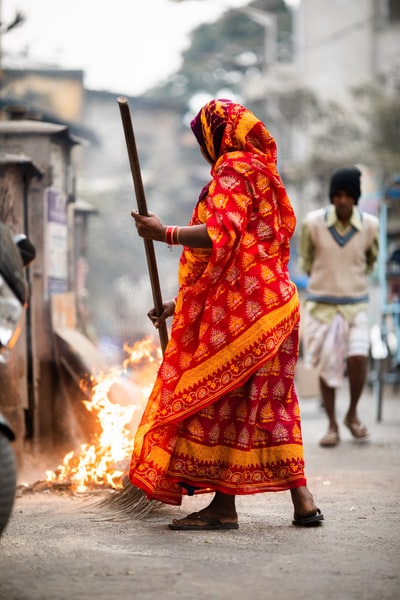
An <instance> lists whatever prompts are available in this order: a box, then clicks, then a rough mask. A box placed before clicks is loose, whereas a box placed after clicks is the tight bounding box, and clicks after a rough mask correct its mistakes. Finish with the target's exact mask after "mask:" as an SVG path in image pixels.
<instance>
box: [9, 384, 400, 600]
mask: <svg viewBox="0 0 400 600" xmlns="http://www.w3.org/2000/svg"><path fill="white" fill-rule="evenodd" d="M301 405H302V417H303V435H304V443H305V455H306V467H307V475H308V483H309V487H310V489H311V491H312V493H313V494H314V496H315V498H316V500H317V503H318V505H319V506H320V508H321V510H322V511H323V513H324V515H325V521H324V524H323V526H322V527H317V528H312V529H303V528H296V527H293V526H292V524H291V517H292V506H291V501H290V495H289V493H286V492H284V493H278V494H259V495H256V496H248V497H240V498H238V502H237V507H238V513H239V520H240V529H239V530H238V531H223V532H205V531H204V532H176V531H170V530H169V529H168V528H167V527H166V524H167V523H168V522H170V520H171V518H173V517H174V516H181V515H182V516H183V515H185V514H186V513H187V512H192V511H193V510H196V509H198V508H200V507H201V506H202V505H203V504H204V503H205V501H206V499H205V497H204V496H203V497H196V498H185V500H184V504H183V506H182V507H180V508H174V507H169V506H163V507H162V508H161V509H159V510H156V511H154V512H152V513H150V514H148V515H147V516H146V517H144V518H141V519H137V518H133V517H132V516H131V515H128V514H126V513H125V512H124V513H122V514H121V513H119V512H114V511H110V510H109V509H108V510H105V509H104V508H102V507H101V506H100V505H99V498H98V497H97V496H89V497H77V496H70V495H68V494H60V493H49V492H42V493H34V494H27V495H23V496H22V497H19V498H17V500H16V503H15V506H14V512H13V515H12V518H11V520H10V523H9V525H8V527H7V529H6V531H5V533H4V534H3V536H2V538H1V540H0V553H1V559H0V600H66V599H67V598H68V599H74V600H92V599H94V600H103V599H104V600H105V599H109V598H110V599H111V598H112V599H114V598H115V599H117V600H122V599H123V600H125V599H127V598H138V599H140V600H151V599H157V600H158V599H159V598H162V599H163V600H170V599H171V600H172V599H178V598H182V599H184V600H185V599H189V598H190V599H195V600H210V599H212V600H228V599H229V600H236V599H237V600H239V598H240V599H244V600H247V599H249V600H252V599H253V598H265V599H267V600H269V599H271V600H272V599H273V600H287V599H288V598H294V597H295V598H296V600H310V599H311V600H313V599H315V600H317V599H318V600H319V599H321V598H323V599H324V600H376V599H377V598H379V600H397V598H399V597H400V572H399V565H400V545H399V539H400V521H399V510H398V498H399V492H400V478H399V472H400V471H399V466H400V452H399V449H400V436H399V430H400V398H399V394H398V391H397V392H392V391H391V390H388V391H385V399H384V410H383V420H382V421H381V422H380V423H377V421H376V418H375V413H376V409H375V406H374V400H373V398H372V395H371V393H370V392H369V390H368V389H367V390H366V392H365V394H364V396H363V399H362V401H361V405H360V412H361V414H362V416H363V418H364V420H365V421H366V422H367V424H368V426H369V427H370V429H371V433H372V436H371V441H370V442H369V443H367V444H356V443H354V442H353V440H352V439H351V436H350V433H348V432H347V431H346V430H345V429H343V428H342V431H341V437H342V441H341V443H340V445H339V446H338V447H336V448H329V449H327V448H320V447H319V445H318V438H319V436H320V435H321V434H322V433H323V432H324V429H325V425H326V423H325V418H324V415H323V413H322V411H321V409H320V407H319V401H318V399H305V400H304V401H302V403H301ZM345 408H346V391H345V390H344V391H343V393H342V395H341V397H340V402H339V414H341V418H342V419H343V415H344V412H345Z"/></svg>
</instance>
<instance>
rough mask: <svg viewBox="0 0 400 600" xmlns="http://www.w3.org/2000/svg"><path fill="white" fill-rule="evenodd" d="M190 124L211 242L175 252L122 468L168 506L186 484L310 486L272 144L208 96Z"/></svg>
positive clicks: (229, 490) (286, 225)
mask: <svg viewBox="0 0 400 600" xmlns="http://www.w3.org/2000/svg"><path fill="white" fill-rule="evenodd" d="M221 123H223V127H222V129H221V127H219V126H220V125H221ZM195 126H196V127H197V130H196V129H195V127H193V130H194V133H195V135H196V137H197V139H198V140H199V141H200V145H202V146H203V148H202V149H203V153H204V154H205V155H206V156H208V157H209V160H210V162H211V163H212V169H211V175H212V180H211V182H210V184H208V186H206V188H205V189H204V190H203V192H202V194H201V196H200V199H199V202H198V204H197V205H196V207H195V210H194V212H193V216H192V220H191V224H199V223H206V225H207V231H208V234H209V236H210V238H211V240H212V248H211V249H209V250H208V249H207V250H204V249H203V250H199V249H191V248H187V247H185V248H184V249H183V252H182V256H181V260H180V268H179V283H180V287H179V295H178V299H177V305H176V310H175V315H174V320H173V324H172V331H171V339H170V341H169V343H168V346H167V349H166V352H165V355H164V358H163V361H162V364H161V367H160V369H159V372H158V376H157V379H156V382H155V385H154V388H153V390H152V393H151V395H150V398H149V401H148V404H147V407H146V410H145V412H144V415H143V418H142V421H141V424H140V426H139V428H138V431H137V434H136V437H135V447H134V451H133V456H132V461H131V469H130V478H131V482H132V484H133V485H136V486H138V487H140V488H142V489H143V490H144V491H145V492H146V493H147V494H148V496H149V498H153V499H157V500H161V501H162V502H165V503H169V504H180V503H181V500H182V493H185V492H186V491H189V493H191V492H192V491H194V490H195V491H196V492H210V491H220V492H223V493H226V494H253V493H258V492H267V491H280V490H287V489H290V488H295V487H298V486H302V485H305V484H306V481H305V476H304V460H303V445H302V436H301V425H300V411H299V404H298V400H297V396H296V392H295V389H294V385H293V378H294V372H295V367H296V362H297V355H298V323H299V302H298V297H297V290H296V287H295V285H294V284H293V283H292V282H291V281H290V278H289V274H288V261H289V242H290V238H291V236H292V234H293V232H294V228H295V224H296V220H295V215H294V212H293V209H292V206H291V204H290V201H289V199H288V197H287V195H286V191H285V188H284V186H283V183H282V181H281V179H280V176H279V174H278V172H277V169H276V147H275V142H274V140H273V138H272V137H271V135H270V134H269V132H268V131H267V129H266V128H265V126H264V125H263V124H262V123H261V122H260V121H259V120H258V119H257V118H256V117H255V116H254V115H253V114H252V113H251V112H250V111H248V110H246V109H245V108H244V107H242V106H240V105H238V104H233V103H230V102H229V101H213V102H212V103H209V104H208V105H206V107H204V108H203V109H202V111H201V112H200V114H199V116H198V118H197V120H196V123H195ZM216 131H217V136H216Z"/></svg>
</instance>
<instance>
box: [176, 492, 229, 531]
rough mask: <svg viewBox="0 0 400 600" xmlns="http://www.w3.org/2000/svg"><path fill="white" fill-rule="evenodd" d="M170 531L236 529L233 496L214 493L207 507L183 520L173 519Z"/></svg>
mask: <svg viewBox="0 0 400 600" xmlns="http://www.w3.org/2000/svg"><path fill="white" fill-rule="evenodd" d="M168 527H169V528H170V529H190V530H192V531H193V530H195V529H205V530H210V529H238V527H239V524H238V516H237V512H236V507H235V496H230V495H228V494H222V493H221V492H216V494H215V496H214V498H213V499H212V501H211V502H210V504H209V505H208V506H206V507H205V508H203V509H202V510H199V511H198V512H195V513H192V514H190V515H188V516H187V517H184V518H183V519H173V520H172V524H171V525H168Z"/></svg>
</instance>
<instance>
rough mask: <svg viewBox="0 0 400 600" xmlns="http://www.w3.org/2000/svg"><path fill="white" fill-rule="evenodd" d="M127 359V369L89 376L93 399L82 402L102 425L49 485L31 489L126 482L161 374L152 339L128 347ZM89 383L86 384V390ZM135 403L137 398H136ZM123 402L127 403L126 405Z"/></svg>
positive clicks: (89, 489)
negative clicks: (149, 400)
mask: <svg viewBox="0 0 400 600" xmlns="http://www.w3.org/2000/svg"><path fill="white" fill-rule="evenodd" d="M124 351H125V352H126V354H127V355H128V358H127V359H125V361H124V363H123V366H122V368H112V369H110V370H109V372H108V373H104V374H101V375H99V376H96V378H95V381H94V378H93V377H91V378H90V385H91V398H90V400H82V402H83V403H84V405H85V407H86V409H87V410H88V411H89V412H90V413H92V415H93V417H94V418H95V419H96V420H97V422H98V424H99V433H98V434H96V435H94V439H93V440H91V441H90V442H88V443H84V444H82V445H81V446H80V449H79V451H71V452H68V453H67V454H66V455H65V456H64V459H63V461H62V464H60V465H59V466H58V467H57V468H56V469H55V470H54V471H47V472H46V475H47V479H46V481H40V482H37V483H36V484H34V485H33V486H31V488H30V489H29V491H44V490H54V491H57V490H58V491H69V492H70V493H74V494H85V493H93V492H97V491H104V490H118V489H122V488H123V487H124V484H125V483H126V469H127V466H128V465H129V460H130V456H131V454H132V449H133V438H134V433H135V430H136V428H137V426H138V424H139V420H140V418H141V415H142V412H143V410H144V407H145V404H146V402H147V398H148V396H149V394H150V391H151V388H152V385H153V382H154V379H155V377H156V371H157V370H158V368H159V365H160V362H161V350H160V349H159V348H158V347H156V346H155V344H154V341H153V339H152V338H146V339H144V340H142V341H139V342H136V343H135V344H134V345H133V346H132V347H130V346H128V345H124ZM84 385H88V383H87V382H86V383H84V382H82V389H83V386H84ZM132 399H133V400H132ZM121 400H122V402H121Z"/></svg>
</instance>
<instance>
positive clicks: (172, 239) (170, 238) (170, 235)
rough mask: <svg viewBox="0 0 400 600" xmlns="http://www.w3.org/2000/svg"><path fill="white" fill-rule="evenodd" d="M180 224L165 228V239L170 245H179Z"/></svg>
mask: <svg viewBox="0 0 400 600" xmlns="http://www.w3.org/2000/svg"><path fill="white" fill-rule="evenodd" d="M178 229H179V227H178V225H170V226H169V227H167V228H166V230H165V241H166V243H167V244H168V246H177V245H178V244H179V242H178Z"/></svg>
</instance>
